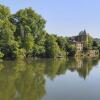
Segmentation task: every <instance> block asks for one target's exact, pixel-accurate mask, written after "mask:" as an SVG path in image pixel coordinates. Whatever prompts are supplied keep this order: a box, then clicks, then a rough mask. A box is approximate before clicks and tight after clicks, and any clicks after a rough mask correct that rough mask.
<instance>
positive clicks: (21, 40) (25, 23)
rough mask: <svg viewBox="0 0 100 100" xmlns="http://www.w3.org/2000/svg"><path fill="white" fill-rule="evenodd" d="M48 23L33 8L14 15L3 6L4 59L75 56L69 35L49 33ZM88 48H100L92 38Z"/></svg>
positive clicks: (0, 55)
mask: <svg viewBox="0 0 100 100" xmlns="http://www.w3.org/2000/svg"><path fill="white" fill-rule="evenodd" d="M45 24H46V21H45V20H44V19H43V18H42V17H41V16H40V15H39V14H37V13H36V12H35V11H34V10H32V8H25V9H21V10H19V11H18V12H16V13H15V14H11V11H10V9H9V8H8V7H6V6H4V5H0V59H19V58H27V57H40V58H43V57H44V58H55V57H66V56H68V55H70V54H71V56H74V55H75V53H76V51H77V50H76V47H75V46H74V45H72V44H71V43H70V42H69V38H68V37H63V36H57V35H55V34H48V33H47V32H46V30H45ZM84 48H85V50H89V48H95V49H99V48H100V47H99V46H98V43H97V42H96V41H94V39H93V38H91V39H90V40H89V42H88V46H87V45H86V46H84Z"/></svg>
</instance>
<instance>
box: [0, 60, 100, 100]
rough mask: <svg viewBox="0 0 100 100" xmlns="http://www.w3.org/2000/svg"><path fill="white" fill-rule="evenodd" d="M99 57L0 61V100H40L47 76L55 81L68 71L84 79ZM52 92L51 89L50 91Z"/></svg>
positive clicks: (43, 92) (43, 94) (44, 92)
mask: <svg viewBox="0 0 100 100" xmlns="http://www.w3.org/2000/svg"><path fill="white" fill-rule="evenodd" d="M98 61H99V58H91V59H90V58H89V59H88V58H85V59H47V60H46V59H42V60H41V59H39V60H27V61H16V62H11V61H8V62H7V61H6V62H2V63H0V100H41V99H42V97H43V96H45V95H46V90H45V83H46V79H45V76H46V77H47V78H48V79H51V80H54V79H55V78H56V76H59V75H62V74H63V75H64V74H65V73H67V70H70V71H71V72H73V71H76V72H77V73H78V74H79V77H80V78H83V79H86V78H87V76H88V75H89V73H90V72H91V70H92V68H93V67H95V66H96V65H97V64H98ZM52 91H53V90H52Z"/></svg>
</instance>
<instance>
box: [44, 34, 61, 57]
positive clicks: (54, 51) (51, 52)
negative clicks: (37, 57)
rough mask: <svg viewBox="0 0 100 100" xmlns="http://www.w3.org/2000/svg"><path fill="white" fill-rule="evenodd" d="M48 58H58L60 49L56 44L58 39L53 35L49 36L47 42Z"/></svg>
mask: <svg viewBox="0 0 100 100" xmlns="http://www.w3.org/2000/svg"><path fill="white" fill-rule="evenodd" d="M45 49H46V56H47V57H53V58H55V57H58V56H59V53H60V48H59V46H58V44H57V42H56V38H55V37H54V36H53V35H48V36H47V38H46V42H45Z"/></svg>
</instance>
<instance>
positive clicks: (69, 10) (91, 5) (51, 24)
mask: <svg viewBox="0 0 100 100" xmlns="http://www.w3.org/2000/svg"><path fill="white" fill-rule="evenodd" d="M0 3H1V4H4V5H6V6H8V7H10V9H11V11H12V13H15V12H16V11H18V10H19V9H21V8H26V7H32V8H33V9H34V10H35V11H36V12H37V13H39V14H41V15H42V17H43V18H45V19H46V21H47V23H46V30H47V32H48V33H54V34H57V35H64V36H72V35H76V34H78V33H79V32H80V31H81V30H84V29H86V30H87V32H88V33H90V34H91V35H92V36H94V37H99V38H100V0H0Z"/></svg>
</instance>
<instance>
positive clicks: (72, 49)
mask: <svg viewBox="0 0 100 100" xmlns="http://www.w3.org/2000/svg"><path fill="white" fill-rule="evenodd" d="M66 50H67V52H68V56H75V54H76V51H77V49H76V47H75V46H74V45H71V44H69V45H68V46H67V47H66Z"/></svg>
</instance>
